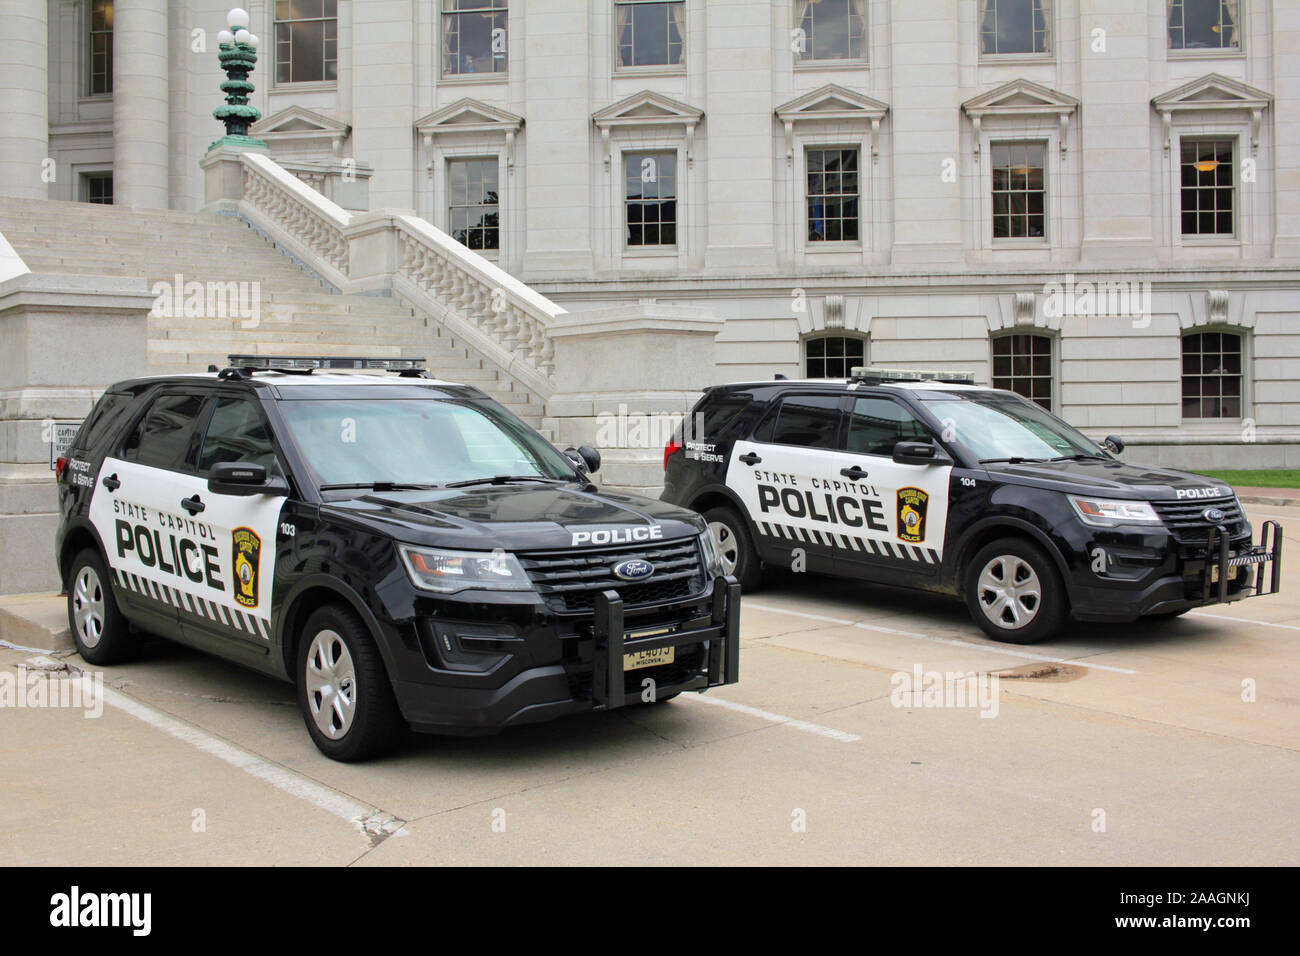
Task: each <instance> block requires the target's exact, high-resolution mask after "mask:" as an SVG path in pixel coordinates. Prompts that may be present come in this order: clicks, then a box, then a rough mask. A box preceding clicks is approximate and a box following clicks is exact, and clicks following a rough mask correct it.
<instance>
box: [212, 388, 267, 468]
mask: <svg viewBox="0 0 1300 956" xmlns="http://www.w3.org/2000/svg"><path fill="white" fill-rule="evenodd" d="M232 461H238V462H244V463H246V464H253V465H261V466H262V467H264V468H265V469H266V470H267V472H268V473H273V472H274V471H275V446H274V445H273V444H272V443H271V434H270V432H269V431H268V430H267V427H266V421H265V420H264V419H263V418H262V413H261V410H260V409H259V408H258V407H257V406H256V405H255V404H253V403H252V402H250V401H249V400H248V399H245V398H223V399H220V400H219V401H218V402H217V406H216V408H214V409H213V410H212V418H211V419H210V420H209V421H208V432H207V434H206V435H205V436H204V438H203V448H202V449H201V450H200V451H199V461H198V470H199V472H200V474H207V473H208V472H209V471H210V470H211V469H212V466H213V465H218V464H221V463H223V462H232Z"/></svg>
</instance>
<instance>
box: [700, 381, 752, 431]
mask: <svg viewBox="0 0 1300 956" xmlns="http://www.w3.org/2000/svg"><path fill="white" fill-rule="evenodd" d="M753 400H754V396H752V395H750V394H749V393H748V392H723V393H720V394H718V393H711V394H709V395H705V396H704V397H703V398H702V399H700V402H699V404H698V405H696V406H695V410H694V411H692V412H691V414H690V416H689V417H688V418H687V419H686V423H685V425H684V426H683V427H684V429H685V431H684V432H683V435H684V436H685V438H686V439H687V440H688V441H703V440H707V439H710V438H717V437H718V436H719V435H720V434H721V433H722V430H723V429H724V428H726V427H727V425H729V424H730V423H731V421H732V420H733V419H734V418H735V417H736V416H737V415H739V414H740V413H741V412H742V411H744V410H745V409H746V408H748V407H749V404H750V403H751V402H752V401H753Z"/></svg>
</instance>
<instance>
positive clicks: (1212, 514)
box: [1201, 508, 1227, 524]
mask: <svg viewBox="0 0 1300 956" xmlns="http://www.w3.org/2000/svg"><path fill="white" fill-rule="evenodd" d="M1201 517H1202V518H1204V519H1205V520H1206V521H1209V522H1212V523H1214V524H1218V523H1219V522H1220V521H1222V520H1223V519H1224V518H1226V517H1227V515H1225V514H1224V513H1223V512H1222V511H1220V510H1219V509H1218V508H1206V509H1205V510H1204V511H1202V512H1201Z"/></svg>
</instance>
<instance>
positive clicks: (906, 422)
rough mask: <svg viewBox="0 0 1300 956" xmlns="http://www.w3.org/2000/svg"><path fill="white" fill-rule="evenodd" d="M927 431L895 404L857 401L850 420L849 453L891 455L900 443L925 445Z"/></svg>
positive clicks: (928, 436) (928, 434)
mask: <svg viewBox="0 0 1300 956" xmlns="http://www.w3.org/2000/svg"><path fill="white" fill-rule="evenodd" d="M929 439H930V432H929V430H928V429H927V428H926V427H925V426H924V425H922V424H921V423H920V422H919V421H917V420H916V419H915V418H914V417H913V416H912V413H911V412H909V411H908V410H907V409H906V408H904V407H903V406H902V405H900V404H898V402H895V401H893V400H892V399H888V398H859V399H857V400H856V401H855V402H854V403H853V417H852V418H850V419H849V436H848V442H847V446H848V450H849V451H852V452H858V453H860V454H863V455H892V454H893V453H894V446H895V445H897V444H898V443H899V442H900V441H928V440H929Z"/></svg>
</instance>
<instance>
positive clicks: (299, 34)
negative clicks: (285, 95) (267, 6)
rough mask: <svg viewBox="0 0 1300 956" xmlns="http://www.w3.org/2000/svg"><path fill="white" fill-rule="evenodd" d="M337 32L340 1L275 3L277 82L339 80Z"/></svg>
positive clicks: (289, 1) (282, 1) (283, 0)
mask: <svg viewBox="0 0 1300 956" xmlns="http://www.w3.org/2000/svg"><path fill="white" fill-rule="evenodd" d="M338 31H339V21H338V0H276V4H275V82H276V83H280V84H285V83H333V82H335V81H336V80H338V70H339V32H338Z"/></svg>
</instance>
